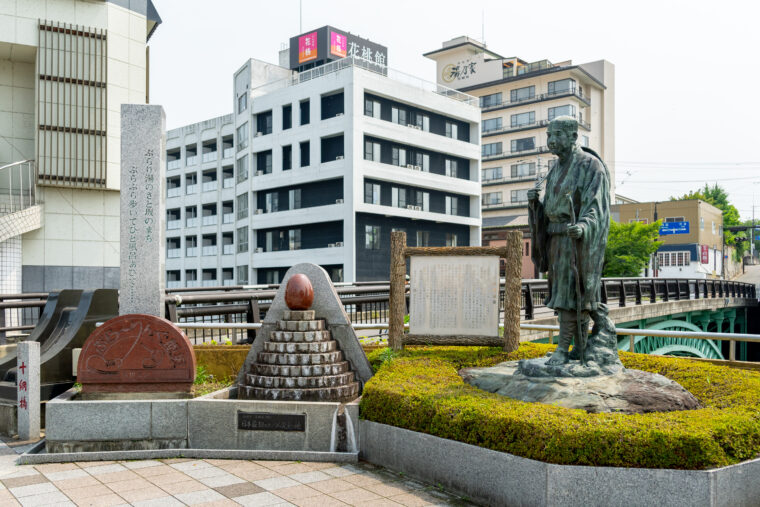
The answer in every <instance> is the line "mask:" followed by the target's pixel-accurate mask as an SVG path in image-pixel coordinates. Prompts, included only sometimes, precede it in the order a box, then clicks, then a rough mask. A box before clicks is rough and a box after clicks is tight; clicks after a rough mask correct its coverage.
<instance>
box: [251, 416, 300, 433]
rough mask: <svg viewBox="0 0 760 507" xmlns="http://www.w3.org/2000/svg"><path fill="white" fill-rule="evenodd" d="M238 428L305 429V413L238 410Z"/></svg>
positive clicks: (262, 429) (261, 429)
mask: <svg viewBox="0 0 760 507" xmlns="http://www.w3.org/2000/svg"><path fill="white" fill-rule="evenodd" d="M238 429H239V430H258V431H306V414H270V413H265V412H238Z"/></svg>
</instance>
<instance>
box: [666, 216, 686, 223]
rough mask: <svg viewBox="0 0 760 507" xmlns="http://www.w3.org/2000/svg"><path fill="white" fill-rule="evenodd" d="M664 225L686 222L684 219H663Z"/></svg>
mask: <svg viewBox="0 0 760 507" xmlns="http://www.w3.org/2000/svg"><path fill="white" fill-rule="evenodd" d="M662 221H663V222H664V223H671V222H685V220H684V217H665V218H663V219H662Z"/></svg>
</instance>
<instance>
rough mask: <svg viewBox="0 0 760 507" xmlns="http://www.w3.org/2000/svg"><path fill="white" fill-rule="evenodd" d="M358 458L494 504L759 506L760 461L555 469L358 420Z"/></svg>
mask: <svg viewBox="0 0 760 507" xmlns="http://www.w3.org/2000/svg"><path fill="white" fill-rule="evenodd" d="M360 430H361V431H360V433H361V441H360V442H361V443H360V457H361V458H362V459H365V460H367V461H369V462H371V463H375V464H378V465H382V466H385V467H388V468H391V469H393V470H396V471H400V472H403V473H405V474H407V475H410V476H412V477H416V478H418V479H422V480H424V481H428V482H432V483H434V484H442V485H443V486H444V487H447V488H450V489H452V490H454V491H457V492H459V493H460V494H463V495H467V496H469V497H470V498H472V499H474V500H476V501H478V502H482V503H485V504H488V505H510V506H511V505H520V506H522V505H525V506H534V505H538V506H541V505H562V506H597V505H598V506H600V507H601V506H605V507H606V506H618V505H619V506H631V505H642V506H644V505H646V506H651V505H656V506H658V507H667V506H674V507H676V506H678V507H681V506H684V505H689V506H694V507H697V506H705V507H713V506H731V507H742V506H747V507H749V506H754V505H757V504H758V501H760V500H759V499H760V480H758V478H759V477H760V459H756V460H752V461H746V462H744V463H740V464H738V465H733V466H730V467H724V468H719V469H714V470H661V469H641V468H614V467H587V466H570V465H553V464H549V463H543V462H541V461H535V460H531V459H527V458H521V457H519V456H513V455H511V454H507V453H503V452H497V451H492V450H490V449H484V448H482V447H477V446H474V445H469V444H464V443H461V442H456V441H453V440H447V439H444V438H439V437H435V436H432V435H427V434H424V433H418V432H415V431H409V430H405V429H401V428H396V427H393V426H387V425H385V424H379V423H375V422H370V421H364V420H362V421H361V422H360Z"/></svg>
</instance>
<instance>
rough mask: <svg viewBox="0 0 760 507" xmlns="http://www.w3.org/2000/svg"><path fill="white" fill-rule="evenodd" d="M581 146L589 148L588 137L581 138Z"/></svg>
mask: <svg viewBox="0 0 760 507" xmlns="http://www.w3.org/2000/svg"><path fill="white" fill-rule="evenodd" d="M581 146H585V147H586V148H588V136H581Z"/></svg>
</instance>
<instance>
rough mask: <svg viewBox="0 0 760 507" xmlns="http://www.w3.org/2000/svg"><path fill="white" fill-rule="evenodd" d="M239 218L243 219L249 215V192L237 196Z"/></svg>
mask: <svg viewBox="0 0 760 507" xmlns="http://www.w3.org/2000/svg"><path fill="white" fill-rule="evenodd" d="M235 204H236V207H237V219H238V220H242V219H244V218H246V217H247V216H248V192H246V193H244V194H240V195H239V196H237V198H236V202H235Z"/></svg>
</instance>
